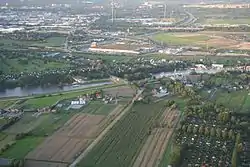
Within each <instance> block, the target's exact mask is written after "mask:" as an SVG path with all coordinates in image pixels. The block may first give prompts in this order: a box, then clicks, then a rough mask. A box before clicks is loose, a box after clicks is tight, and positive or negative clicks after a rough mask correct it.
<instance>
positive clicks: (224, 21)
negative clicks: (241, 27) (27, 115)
mask: <svg viewBox="0 0 250 167" xmlns="http://www.w3.org/2000/svg"><path fill="white" fill-rule="evenodd" d="M202 23H203V24H230V25H233V24H250V19H247V18H245V19H244V18H239V19H219V18H216V19H211V18H208V19H205V20H204V21H203V22H202Z"/></svg>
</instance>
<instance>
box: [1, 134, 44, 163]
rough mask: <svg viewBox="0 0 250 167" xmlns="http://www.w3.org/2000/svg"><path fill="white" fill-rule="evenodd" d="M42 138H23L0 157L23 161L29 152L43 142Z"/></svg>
mask: <svg viewBox="0 0 250 167" xmlns="http://www.w3.org/2000/svg"><path fill="white" fill-rule="evenodd" d="M43 139H44V138H43V137H25V138H23V139H21V140H17V141H16V143H15V144H14V145H12V146H11V147H10V148H9V149H8V150H6V151H5V152H4V153H3V154H1V155H0V156H1V157H3V158H10V159H23V158H24V157H25V156H26V155H27V154H28V153H29V152H30V151H31V150H33V149H34V148H35V147H36V146H37V145H38V144H40V143H41V142H42V141H43Z"/></svg>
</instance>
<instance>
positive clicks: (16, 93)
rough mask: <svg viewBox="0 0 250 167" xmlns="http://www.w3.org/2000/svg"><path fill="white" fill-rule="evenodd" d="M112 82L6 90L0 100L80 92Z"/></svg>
mask: <svg viewBox="0 0 250 167" xmlns="http://www.w3.org/2000/svg"><path fill="white" fill-rule="evenodd" d="M111 84H113V82H111V81H110V80H101V81H98V80H95V81H90V82H87V83H84V84H79V85H66V86H63V87H58V86H56V85H54V86H50V87H29V88H20V87H18V88H15V89H6V90H5V91H3V92H0V99H1V98H8V97H10V98H11V97H13V98H21V97H27V96H37V95H44V94H54V93H61V92H66V91H72V90H80V89H85V88H89V87H96V86H103V85H111Z"/></svg>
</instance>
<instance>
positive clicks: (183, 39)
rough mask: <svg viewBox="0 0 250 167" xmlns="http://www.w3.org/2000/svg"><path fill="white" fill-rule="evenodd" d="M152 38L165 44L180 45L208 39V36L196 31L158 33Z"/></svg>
mask: <svg viewBox="0 0 250 167" xmlns="http://www.w3.org/2000/svg"><path fill="white" fill-rule="evenodd" d="M153 39H154V40H157V41H160V42H164V43H167V44H173V45H181V44H188V45H190V44H194V43H197V42H202V41H208V40H209V39H210V37H208V36H206V35H200V34H196V33H189V34H188V33H160V34H157V35H155V36H154V37H153Z"/></svg>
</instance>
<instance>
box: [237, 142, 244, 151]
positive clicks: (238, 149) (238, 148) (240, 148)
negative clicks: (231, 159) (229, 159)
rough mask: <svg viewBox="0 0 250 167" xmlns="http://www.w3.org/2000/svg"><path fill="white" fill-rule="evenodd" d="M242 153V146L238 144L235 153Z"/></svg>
mask: <svg viewBox="0 0 250 167" xmlns="http://www.w3.org/2000/svg"><path fill="white" fill-rule="evenodd" d="M242 151H243V144H242V143H239V144H237V152H242Z"/></svg>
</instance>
